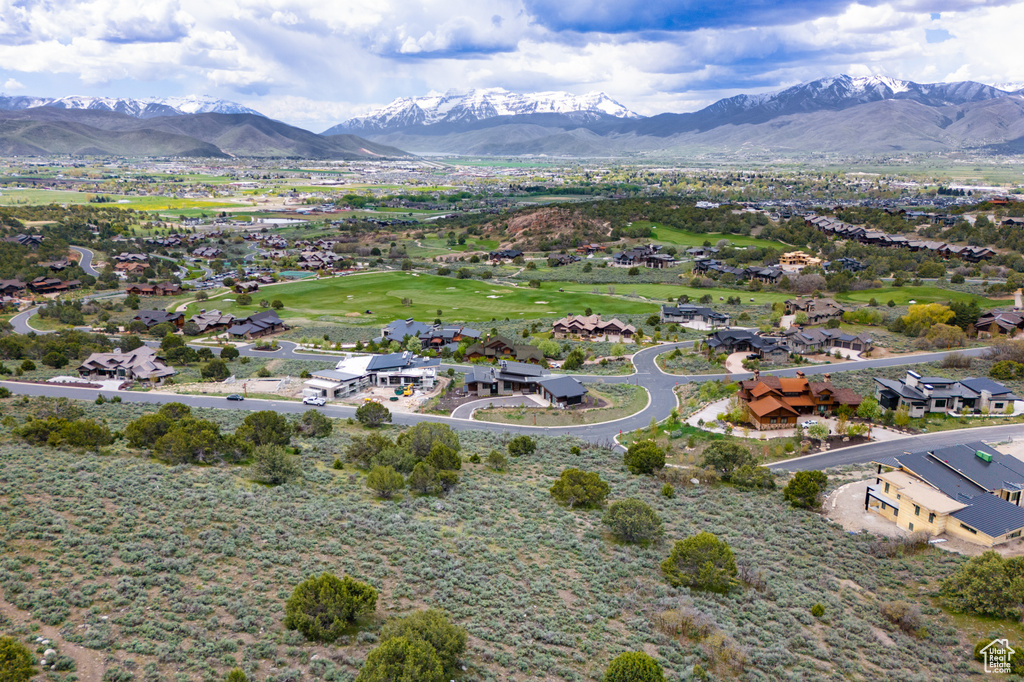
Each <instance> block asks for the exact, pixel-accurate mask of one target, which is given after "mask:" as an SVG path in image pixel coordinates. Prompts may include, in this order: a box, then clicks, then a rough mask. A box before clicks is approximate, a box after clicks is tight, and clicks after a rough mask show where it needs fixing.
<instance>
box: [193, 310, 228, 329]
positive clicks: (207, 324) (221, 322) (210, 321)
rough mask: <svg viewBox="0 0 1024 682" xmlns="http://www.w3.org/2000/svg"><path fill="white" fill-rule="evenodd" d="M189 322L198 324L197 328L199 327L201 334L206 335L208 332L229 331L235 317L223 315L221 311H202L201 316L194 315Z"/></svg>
mask: <svg viewBox="0 0 1024 682" xmlns="http://www.w3.org/2000/svg"><path fill="white" fill-rule="evenodd" d="M189 321H190V322H195V323H196V326H198V327H199V333H200V334H205V333H207V332H214V331H220V330H221V329H227V328H228V327H230V326H231V325H232V324H234V322H235V316H234V315H228V314H225V313H222V312H221V311H219V310H210V311H207V310H200V311H199V314H198V315H193V316H192V317H191V318H189Z"/></svg>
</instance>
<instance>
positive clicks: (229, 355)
mask: <svg viewBox="0 0 1024 682" xmlns="http://www.w3.org/2000/svg"><path fill="white" fill-rule="evenodd" d="M238 356H239V352H238V349H237V348H235V347H234V346H225V347H224V348H221V349H220V359H221V360H226V361H228V362H230V361H231V360H234V359H235V358H237V357H238Z"/></svg>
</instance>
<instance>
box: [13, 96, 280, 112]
mask: <svg viewBox="0 0 1024 682" xmlns="http://www.w3.org/2000/svg"><path fill="white" fill-rule="evenodd" d="M35 107H55V108H58V109H86V110H90V111H114V112H117V113H120V114H125V115H126V116H132V117H134V118H152V117H154V116H182V115H185V114H205V113H214V114H253V115H255V116H262V115H263V114H261V113H260V112H258V111H255V110H253V109H250V108H249V107H245V106H242V105H241V104H236V103H234V102H228V101H225V100H221V99H216V98H213V97H208V96H206V95H188V96H186V97H147V98H144V99H131V98H127V97H84V96H77V95H72V96H68V97H24V96H19V97H5V96H3V95H0V109H32V108H35Z"/></svg>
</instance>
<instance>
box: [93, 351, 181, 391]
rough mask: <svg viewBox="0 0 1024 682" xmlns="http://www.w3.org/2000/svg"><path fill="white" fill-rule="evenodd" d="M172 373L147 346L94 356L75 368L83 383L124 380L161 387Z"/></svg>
mask: <svg viewBox="0 0 1024 682" xmlns="http://www.w3.org/2000/svg"><path fill="white" fill-rule="evenodd" d="M174 373H175V372H174V370H173V369H172V368H170V367H168V366H167V365H166V364H164V360H163V358H161V357H158V356H157V354H156V350H154V349H153V348H150V347H149V346H139V347H138V348H136V349H135V350H132V351H129V352H127V353H122V352H121V350H120V349H114V352H113V353H93V354H92V355H90V356H89V357H88V358H87V359H86V360H85V362H83V363H82V364H81V365H79V366H78V375H79V376H80V377H82V378H83V379H124V380H125V381H138V382H141V383H144V384H151V385H155V384H160V383H163V381H164V379H166V378H167V377H171V376H174Z"/></svg>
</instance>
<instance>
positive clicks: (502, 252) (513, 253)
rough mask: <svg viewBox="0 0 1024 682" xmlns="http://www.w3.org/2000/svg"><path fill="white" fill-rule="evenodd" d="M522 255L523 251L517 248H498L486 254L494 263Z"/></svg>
mask: <svg viewBox="0 0 1024 682" xmlns="http://www.w3.org/2000/svg"><path fill="white" fill-rule="evenodd" d="M522 255H523V252H522V251H520V250H519V249H499V250H497V251H491V252H490V253H488V254H487V258H488V259H489V260H491V261H492V262H494V263H500V262H502V261H506V260H515V259H516V258H519V257H520V256H522Z"/></svg>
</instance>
